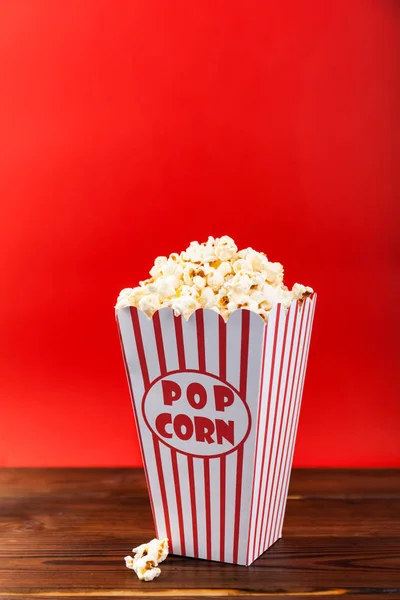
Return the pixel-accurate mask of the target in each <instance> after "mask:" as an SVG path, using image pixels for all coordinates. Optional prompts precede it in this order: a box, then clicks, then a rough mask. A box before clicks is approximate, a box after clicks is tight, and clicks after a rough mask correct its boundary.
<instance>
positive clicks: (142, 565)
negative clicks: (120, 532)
mask: <svg viewBox="0 0 400 600" xmlns="http://www.w3.org/2000/svg"><path fill="white" fill-rule="evenodd" d="M132 552H134V553H135V554H134V556H133V558H132V556H125V559H124V560H125V565H126V566H127V568H128V569H132V570H133V571H135V573H136V575H137V576H138V578H139V579H140V580H141V581H152V580H153V579H155V578H156V577H158V576H159V575H160V573H161V569H160V568H159V567H158V564H159V563H161V562H163V561H164V560H165V559H166V558H167V556H168V540H167V539H165V540H158V539H157V538H154V539H153V540H150V542H149V543H148V544H141V545H140V546H138V547H137V548H133V549H132Z"/></svg>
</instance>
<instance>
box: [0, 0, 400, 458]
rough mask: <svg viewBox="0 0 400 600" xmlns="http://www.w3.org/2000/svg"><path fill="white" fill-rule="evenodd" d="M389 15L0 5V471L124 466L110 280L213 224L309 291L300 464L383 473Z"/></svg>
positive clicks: (391, 409) (387, 5)
mask: <svg viewBox="0 0 400 600" xmlns="http://www.w3.org/2000/svg"><path fill="white" fill-rule="evenodd" d="M398 25H399V9H398V5H397V3H396V2H395V1H392V2H391V1H385V0H375V1H370V0H352V1H351V2H349V1H348V0H340V1H339V0H336V2H318V1H317V0H315V1H309V0H305V1H303V2H298V0H293V1H284V2H282V1H278V0H274V1H272V0H271V1H268V2H266V1H264V0H260V1H257V2H255V1H250V2H248V3H243V2H242V1H239V0H238V1H234V2H232V1H231V2H211V1H205V2H186V1H183V0H182V1H181V2H177V1H173V0H172V1H171V0H170V1H168V2H164V1H161V0H160V1H158V2H157V1H149V0H146V1H145V2H140V1H132V0H129V1H118V2H113V1H111V0H109V1H104V0H103V1H99V0H96V1H94V0H93V1H89V0H86V1H84V2H82V1H81V0H79V1H78V0H76V1H71V0H68V1H67V0H65V1H64V0H60V1H57V2H54V1H53V0H49V1H47V2H46V1H42V0H32V1H30V2H23V1H22V0H21V1H20V0H9V1H7V0H4V1H3V2H1V4H0V60H1V66H0V70H1V72H0V81H1V93H0V132H1V145H0V198H1V209H2V217H1V224H0V227H1V232H0V248H1V295H0V321H1V322H0V327H1V340H0V344H1V373H0V375H1V377H0V386H1V396H0V463H1V464H2V465H6V466H26V465H28V466H29V465H82V466H83V465H134V464H139V463H140V456H139V452H138V446H137V439H136V434H135V429H134V422H133V416H132V414H131V407H130V401H129V395H128V387H127V384H126V380H125V374H124V370H123V364H122V358H121V352H120V348H119V341H118V336H117V330H116V326H115V322H114V312H113V305H114V303H115V300H116V297H117V294H118V291H119V289H120V288H122V287H126V286H132V285H135V284H136V283H137V281H138V280H139V279H141V278H144V277H146V274H147V272H148V270H149V268H150V267H151V264H152V260H153V258H154V257H155V256H157V255H158V254H167V253H169V252H171V251H176V250H177V251H180V250H181V249H183V248H185V247H186V245H187V244H188V242H189V241H190V240H192V239H198V240H199V241H202V240H204V239H205V238H206V237H207V236H208V235H210V234H211V235H214V236H215V235H217V236H218V235H222V234H229V235H232V236H233V237H234V238H235V240H236V241H237V242H238V244H239V245H240V246H241V247H246V246H248V245H251V246H253V247H255V248H256V249H259V250H264V251H265V252H266V253H267V255H268V257H269V258H271V259H273V260H279V261H280V262H282V263H283V264H284V265H285V267H286V274H287V281H288V283H289V284H292V283H293V282H294V281H300V282H302V283H305V284H309V285H312V286H314V288H315V289H316V290H317V291H318V293H319V302H318V306H317V312H316V318H315V329H314V336H313V340H312V345H311V352H310V361H309V370H308V376H307V380H306V386H305V395H304V404H303V411H302V417H301V420H300V430H299V435H298V444H297V449H296V456H295V463H296V465H298V466H315V465H338V466H344V465H355V466H400V443H399V441H398V440H399V425H400V403H399V385H398V384H399V376H398V371H397V372H396V367H397V366H398V358H399V352H398V343H399V333H400V332H399V327H398V319H397V321H396V319H395V317H396V314H397V313H398V308H397V306H396V305H397V303H398V296H399V292H400V286H399V241H398V223H399V221H398V216H399V215H398V212H397V206H396V205H395V191H396V189H395V188H396V185H397V184H398V179H397V174H396V173H395V166H396V165H397V160H398V158H399V156H398V154H397V155H396V145H395V140H396V136H395V134H396V133H398V129H397V128H398V124H399V121H398V112H397V109H398V100H399V97H398V91H399V90H398V87H397V83H398V78H397V79H396V67H398V65H396V64H395V63H396V57H397V46H396V44H397V41H398V39H399V37H398ZM397 76H398V73H397Z"/></svg>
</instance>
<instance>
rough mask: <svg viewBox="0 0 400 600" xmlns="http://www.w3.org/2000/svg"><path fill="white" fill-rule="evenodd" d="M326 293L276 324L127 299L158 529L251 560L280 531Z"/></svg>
mask: <svg viewBox="0 0 400 600" xmlns="http://www.w3.org/2000/svg"><path fill="white" fill-rule="evenodd" d="M315 302H316V295H315V294H314V295H313V297H312V298H307V299H306V300H305V301H304V302H303V304H302V305H301V306H300V305H299V303H298V302H296V301H294V302H293V303H292V304H291V306H290V308H289V309H288V310H285V309H284V308H283V307H282V306H281V305H280V304H277V305H276V306H275V307H274V309H273V310H272V311H271V313H270V315H269V320H268V323H267V324H266V323H265V322H264V321H263V320H262V318H261V317H260V316H259V315H257V314H256V313H253V312H251V311H248V310H237V311H235V312H233V313H232V315H231V316H230V317H229V319H228V321H227V322H225V321H224V320H223V319H222V317H221V316H220V315H219V314H218V313H216V312H214V311H212V310H208V309H198V310H196V311H195V313H193V315H192V316H191V317H190V318H189V320H188V321H185V319H183V318H182V317H181V316H179V317H176V316H174V313H173V311H172V309H170V308H162V309H160V310H159V311H157V312H156V313H155V314H154V315H153V317H152V318H151V319H150V318H148V317H147V316H146V315H145V314H144V313H143V312H141V311H140V310H137V309H136V308H134V307H128V308H123V309H120V310H118V312H117V321H118V325H119V330H120V335H121V342H122V348H123V353H124V359H125V366H126V371H127V376H128V381H129V385H130V391H131V397H132V404H133V410H134V413H135V417H136V423H137V428H138V432H139V439H140V444H141V451H142V456H143V463H144V467H145V472H146V477H147V484H148V488H149V493H150V500H151V506H152V511H153V516H154V522H155V528H156V535H157V537H159V538H164V537H167V538H168V539H169V540H170V547H171V552H172V553H173V554H180V555H184V556H192V557H196V558H205V559H209V560H217V561H223V562H228V563H235V564H239V565H250V564H251V563H252V562H253V561H254V560H255V559H256V558H257V557H258V556H260V554H262V553H263V552H264V551H265V550H266V549H267V548H269V547H270V546H271V545H272V544H273V543H274V542H276V540H278V539H279V538H280V537H281V535H282V523H283V517H284V513H285V507H286V500H287V490H288V485H289V478H290V472H291V465H292V458H293V450H294V445H295V438H296V431H297V424H298V419H299V410H300V402H301V396H302V392H303V385H304V375H305V369H306V363H307V357H308V350H309V345H310V336H311V328H312V322H313V316H314V309H315Z"/></svg>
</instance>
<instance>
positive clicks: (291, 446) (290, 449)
mask: <svg viewBox="0 0 400 600" xmlns="http://www.w3.org/2000/svg"><path fill="white" fill-rule="evenodd" d="M304 315H305V310H302V311H301V321H300V332H299V343H298V345H297V351H296V361H295V370H294V374H293V385H292V390H291V400H290V401H292V396H293V390H294V387H295V382H296V376H297V360H298V356H299V350H300V345H301V344H300V342H301V340H302V337H303V335H304V336H305V339H304V341H303V347H302V350H301V358H300V363H299V369H298V377H297V384H296V392H295V394H294V399H293V414H292V422H291V425H290V435H289V444H288V451H287V454H286V459H285V468H284V473H285V475H284V482H285V483H284V485H283V493H282V496H281V507H280V514H279V520H278V523H279V521H282V519H283V516H284V509H285V506H286V500H287V491H288V486H289V480H290V470H291V464H292V459H293V450H294V440H293V435H294V431H295V429H296V425H295V424H296V421H297V415H298V404H297V391H298V386H299V381H300V378H301V373H302V366H303V364H302V363H303V354H304V346H305V343H306V337H307V328H308V317H309V312H308V314H307V319H306V326H305V333H304V334H303V321H304ZM289 457H290V459H289Z"/></svg>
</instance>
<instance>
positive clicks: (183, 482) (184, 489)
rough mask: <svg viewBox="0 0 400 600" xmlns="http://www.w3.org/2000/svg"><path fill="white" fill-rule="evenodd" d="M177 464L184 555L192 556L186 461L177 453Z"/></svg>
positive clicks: (182, 455) (191, 530) (184, 457)
mask: <svg viewBox="0 0 400 600" xmlns="http://www.w3.org/2000/svg"><path fill="white" fill-rule="evenodd" d="M176 457H177V464H178V471H179V481H180V488H181V498H182V513H183V524H184V530H185V547H186V555H187V556H194V547H193V524H192V506H191V503H190V486H189V469H188V459H187V457H186V456H185V455H184V454H181V453H180V452H177V455H176Z"/></svg>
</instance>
